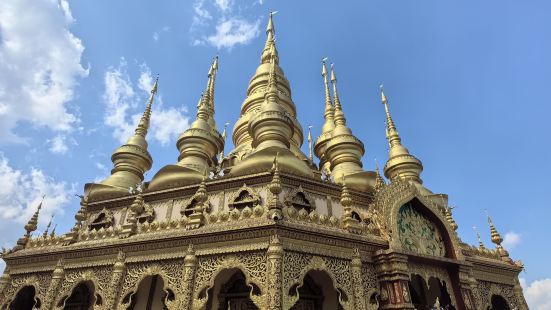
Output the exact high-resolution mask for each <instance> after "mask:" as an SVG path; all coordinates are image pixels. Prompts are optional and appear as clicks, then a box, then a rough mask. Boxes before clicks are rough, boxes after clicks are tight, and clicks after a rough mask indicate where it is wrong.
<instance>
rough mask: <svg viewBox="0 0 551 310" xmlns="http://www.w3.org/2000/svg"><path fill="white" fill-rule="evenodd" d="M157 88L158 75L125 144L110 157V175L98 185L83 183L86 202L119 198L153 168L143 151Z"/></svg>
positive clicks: (151, 161)
mask: <svg viewBox="0 0 551 310" xmlns="http://www.w3.org/2000/svg"><path fill="white" fill-rule="evenodd" d="M158 85H159V76H158V75H157V78H156V79H155V83H154V84H153V86H152V87H151V91H150V95H149V100H148V101H147V105H146V107H145V111H144V113H143V115H142V118H141V119H140V122H139V123H138V126H137V127H136V130H135V133H134V135H132V136H131V137H130V138H129V139H128V141H127V142H126V144H124V145H122V146H120V147H119V148H117V149H116V150H115V151H114V152H113V154H112V155H111V161H112V162H113V165H114V168H113V170H111V175H110V176H109V177H108V178H107V179H105V180H103V181H101V182H100V183H99V184H86V186H85V195H87V196H88V198H89V199H90V200H98V199H104V198H113V197H119V196H122V195H127V194H128V188H129V187H131V186H134V185H136V184H138V183H141V182H142V181H143V180H144V174H145V172H147V171H148V170H149V169H151V166H152V165H153V158H151V155H150V154H149V151H148V150H147V147H148V144H147V140H146V135H147V131H148V129H149V123H150V119H151V110H152V106H153V101H154V98H155V94H156V93H157V88H158Z"/></svg>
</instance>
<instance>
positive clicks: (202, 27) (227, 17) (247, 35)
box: [190, 0, 260, 49]
mask: <svg viewBox="0 0 551 310" xmlns="http://www.w3.org/2000/svg"><path fill="white" fill-rule="evenodd" d="M252 6H254V5H239V6H236V5H235V1H233V0H215V1H214V2H213V3H211V2H206V1H205V0H196V1H195V3H194V5H193V9H194V15H193V21H192V24H191V27H190V32H191V34H192V40H191V44H192V45H194V46H196V45H210V46H214V47H216V48H217V49H222V48H227V49H232V48H233V47H234V46H235V45H238V44H242V45H244V44H248V43H249V42H251V41H252V40H253V39H254V38H256V37H257V36H258V34H259V33H260V30H259V27H260V19H259V18H253V19H251V18H245V17H243V16H248V15H250V14H248V13H247V12H246V11H248V10H249V9H250V8H251V7H252Z"/></svg>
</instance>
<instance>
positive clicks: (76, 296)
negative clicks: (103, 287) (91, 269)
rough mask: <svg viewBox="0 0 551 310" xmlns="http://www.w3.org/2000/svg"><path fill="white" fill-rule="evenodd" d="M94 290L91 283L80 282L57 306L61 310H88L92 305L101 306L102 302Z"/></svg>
mask: <svg viewBox="0 0 551 310" xmlns="http://www.w3.org/2000/svg"><path fill="white" fill-rule="evenodd" d="M95 290H96V289H95V285H94V283H93V282H92V281H81V282H79V283H78V284H77V285H75V287H74V288H73V290H72V291H71V294H70V295H69V296H65V297H64V298H62V299H61V301H60V302H59V303H58V305H57V306H58V307H63V310H89V309H92V308H93V307H94V305H97V306H101V305H102V304H103V300H102V298H101V296H100V295H99V294H96V293H95Z"/></svg>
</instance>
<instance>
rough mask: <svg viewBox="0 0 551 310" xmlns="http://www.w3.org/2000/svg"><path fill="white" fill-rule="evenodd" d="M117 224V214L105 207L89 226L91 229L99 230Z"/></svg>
mask: <svg viewBox="0 0 551 310" xmlns="http://www.w3.org/2000/svg"><path fill="white" fill-rule="evenodd" d="M114 224H115V216H114V215H113V212H112V211H111V210H108V209H106V208H103V209H102V210H101V212H100V213H98V214H97V215H96V216H94V217H93V219H92V220H91V221H90V224H89V225H88V227H89V228H90V230H99V229H101V228H104V229H106V228H108V227H111V226H113V225H114Z"/></svg>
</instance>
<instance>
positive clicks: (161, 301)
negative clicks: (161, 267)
mask: <svg viewBox="0 0 551 310" xmlns="http://www.w3.org/2000/svg"><path fill="white" fill-rule="evenodd" d="M174 299H175V295H174V292H173V291H172V290H171V289H168V288H167V289H165V287H164V281H163V278H162V277H161V276H159V275H151V276H147V277H145V278H143V279H142V280H141V281H140V283H139V284H138V288H137V289H136V291H133V292H130V293H128V294H126V295H125V296H124V297H123V301H122V302H123V305H125V306H126V309H127V310H152V309H167V306H166V302H167V301H173V300H174Z"/></svg>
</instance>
